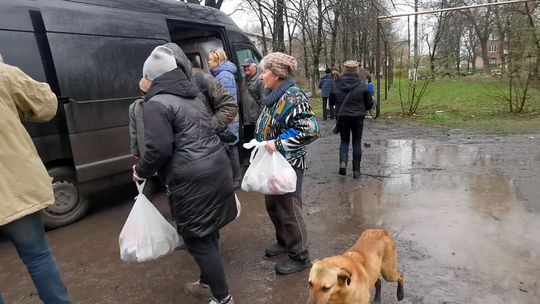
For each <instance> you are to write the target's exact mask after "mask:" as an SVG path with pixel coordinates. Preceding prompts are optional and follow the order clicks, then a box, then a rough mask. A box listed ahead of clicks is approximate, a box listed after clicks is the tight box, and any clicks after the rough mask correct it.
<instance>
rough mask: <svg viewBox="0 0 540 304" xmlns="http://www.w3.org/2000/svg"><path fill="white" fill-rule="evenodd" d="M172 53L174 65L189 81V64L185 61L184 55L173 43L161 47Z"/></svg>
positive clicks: (190, 67)
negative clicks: (174, 60)
mask: <svg viewBox="0 0 540 304" xmlns="http://www.w3.org/2000/svg"><path fill="white" fill-rule="evenodd" d="M163 46H164V47H166V48H169V49H170V50H171V51H173V55H174V59H176V65H178V67H179V68H180V69H181V70H182V71H183V72H184V74H186V76H187V79H191V77H192V75H191V69H192V66H191V62H190V61H189V60H188V59H187V57H186V53H184V51H183V50H182V49H181V48H180V47H179V46H178V44H176V43H174V42H169V43H167V44H164V45H163Z"/></svg>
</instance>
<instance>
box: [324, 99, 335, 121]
mask: <svg viewBox="0 0 540 304" xmlns="http://www.w3.org/2000/svg"><path fill="white" fill-rule="evenodd" d="M322 101H323V110H322V112H323V119H324V120H326V118H327V117H328V114H330V119H334V107H330V109H329V110H328V109H327V106H328V98H327V97H323V98H322Z"/></svg>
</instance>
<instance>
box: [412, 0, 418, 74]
mask: <svg viewBox="0 0 540 304" xmlns="http://www.w3.org/2000/svg"><path fill="white" fill-rule="evenodd" d="M414 12H415V13H418V0H414ZM418 64H419V61H418V14H416V15H414V80H413V81H414V83H416V79H417V76H418V75H417V73H418Z"/></svg>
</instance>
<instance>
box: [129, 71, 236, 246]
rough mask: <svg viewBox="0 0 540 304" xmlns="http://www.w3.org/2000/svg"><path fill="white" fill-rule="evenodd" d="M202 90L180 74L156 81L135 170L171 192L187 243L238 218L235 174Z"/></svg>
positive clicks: (146, 108)
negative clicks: (201, 96) (143, 145)
mask: <svg viewBox="0 0 540 304" xmlns="http://www.w3.org/2000/svg"><path fill="white" fill-rule="evenodd" d="M197 94H198V89H197V88H196V87H195V86H194V85H193V84H192V83H191V82H190V81H189V80H188V78H187V77H186V75H185V74H184V72H183V71H182V70H181V69H179V68H177V69H174V70H172V71H170V72H167V73H165V74H163V75H162V76H160V77H157V78H156V79H154V81H153V83H152V85H151V86H150V89H149V90H148V92H147V93H146V96H145V101H146V104H145V106H144V107H143V120H144V126H145V128H144V133H145V137H146V153H145V154H144V157H143V158H142V159H141V161H140V162H139V164H138V165H137V166H136V167H135V170H136V172H137V174H138V175H139V176H140V177H142V178H149V177H151V176H152V175H153V174H154V173H155V172H156V171H158V175H159V176H160V178H162V179H163V180H164V182H165V184H166V185H167V186H168V188H169V190H170V197H169V200H170V205H171V211H172V215H173V218H174V220H175V221H176V223H177V224H178V227H179V233H180V235H182V237H185V238H189V237H202V236H205V235H208V234H209V233H212V232H214V231H216V230H219V229H221V228H222V227H224V226H225V225H227V224H228V223H229V222H231V221H232V220H234V219H235V218H236V216H237V209H236V201H235V196H234V185H233V180H232V171H231V170H230V164H229V160H228V157H227V154H226V152H225V148H224V147H223V144H222V143H221V141H220V140H219V138H218V137H217V136H216V134H215V130H214V129H213V127H212V125H211V123H210V117H209V116H208V112H207V110H206V108H205V106H204V104H203V103H202V102H200V101H199V100H198V99H197Z"/></svg>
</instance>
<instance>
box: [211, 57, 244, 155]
mask: <svg viewBox="0 0 540 304" xmlns="http://www.w3.org/2000/svg"><path fill="white" fill-rule="evenodd" d="M236 70H237V69H236V65H234V63H232V62H230V61H229V60H225V61H223V62H221V63H220V64H219V65H218V66H217V67H216V68H215V69H213V70H212V75H214V77H216V79H217V80H218V81H219V82H220V83H221V84H222V85H223V87H225V89H226V90H227V91H228V92H229V93H230V94H231V95H232V96H233V97H234V99H235V100H236V101H238V95H237V94H236V81H235V80H234V74H235V73H236ZM237 105H238V103H237ZM239 129H240V122H239V121H238V116H236V122H235V123H234V124H229V126H228V127H227V130H228V131H229V132H231V133H233V134H234V135H236V138H237V139H236V141H234V142H232V143H230V144H229V145H231V146H232V145H236V143H238V140H239V138H240V137H239V132H238V131H239Z"/></svg>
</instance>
